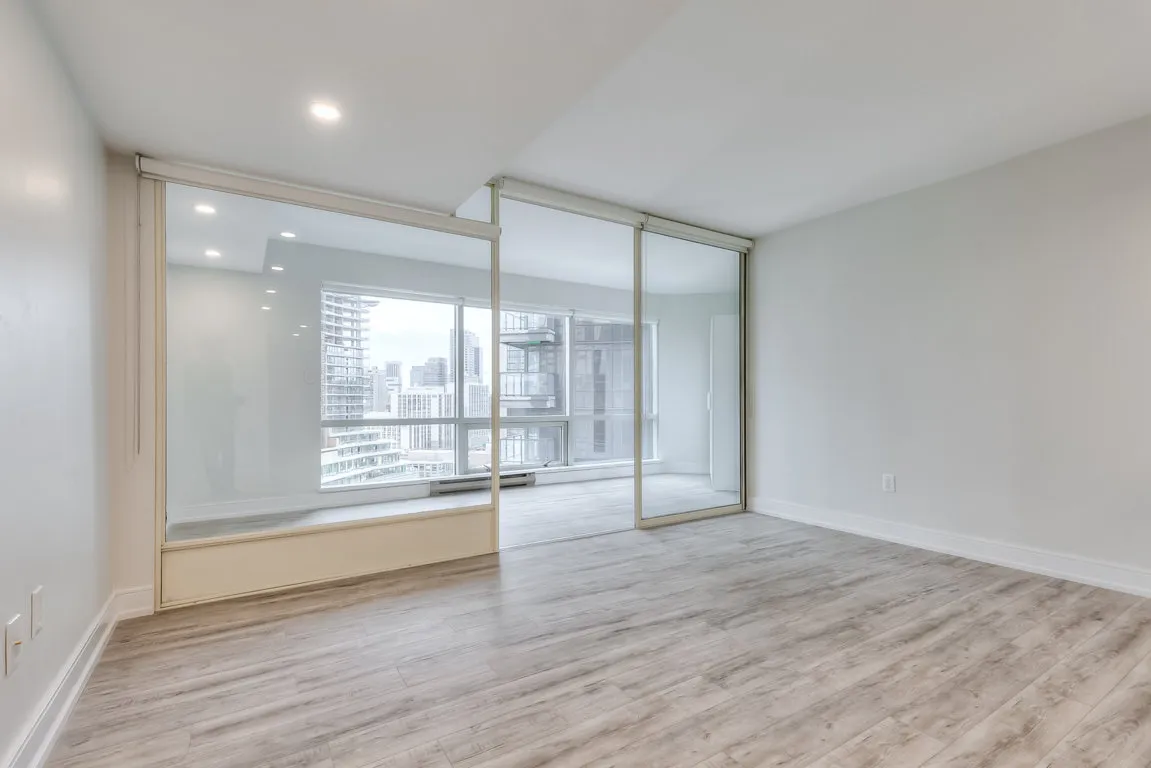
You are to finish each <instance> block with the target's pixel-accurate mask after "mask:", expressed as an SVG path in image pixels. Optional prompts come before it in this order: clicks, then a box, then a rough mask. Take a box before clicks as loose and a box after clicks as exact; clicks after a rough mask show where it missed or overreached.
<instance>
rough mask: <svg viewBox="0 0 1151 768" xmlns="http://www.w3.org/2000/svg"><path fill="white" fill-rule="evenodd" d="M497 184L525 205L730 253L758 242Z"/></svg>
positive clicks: (553, 192)
mask: <svg viewBox="0 0 1151 768" xmlns="http://www.w3.org/2000/svg"><path fill="white" fill-rule="evenodd" d="M493 184H495V185H496V188H497V189H499V191H500V196H501V197H506V198H508V199H509V200H518V201H519V202H521V203H531V204H532V205H540V206H543V207H545V208H553V209H555V210H557V211H566V212H567V213H575V214H579V215H581V216H590V217H591V218H593V219H603V220H604V221H613V222H615V223H617V224H626V225H627V226H629V227H636V228H638V229H643V230H645V231H648V232H656V233H658V234H661V235H668V236H670V237H678V238H680V239H681V240H691V241H693V242H696V243H703V244H704V245H714V246H715V247H717V248H726V249H727V250H729V251H738V252H740V253H747V252H748V251H750V250H751V249H752V247H753V246H754V245H755V241H754V240H749V239H747V238H746V237H737V236H735V235H729V234H727V233H725V232H716V231H715V230H712V229H705V228H703V227H697V226H695V225H693V224H685V223H683V222H680V221H673V220H671V219H664V218H661V217H659V216H652V215H650V214H646V213H643V212H642V211H637V210H633V209H631V208H627V207H626V206H622V205H616V204H615V203H609V202H607V201H606V200H598V199H596V198H594V197H584V196H583V195H577V194H573V193H571V192H564V191H563V190H559V189H553V188H551V187H544V186H541V185H539V184H532V183H531V182H527V181H520V180H519V179H512V178H507V177H504V178H502V179H498V180H495V181H494V182H493Z"/></svg>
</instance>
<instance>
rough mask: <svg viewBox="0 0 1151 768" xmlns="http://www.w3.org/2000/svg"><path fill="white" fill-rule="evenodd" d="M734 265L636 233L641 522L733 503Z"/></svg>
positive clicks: (734, 258)
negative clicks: (644, 455) (645, 333)
mask: <svg viewBox="0 0 1151 768" xmlns="http://www.w3.org/2000/svg"><path fill="white" fill-rule="evenodd" d="M741 258H742V257H741V255H740V254H739V253H736V252H734V251H727V250H723V249H721V248H715V247H712V246H707V245H700V244H698V243H693V242H689V241H686V240H679V239H676V238H672V237H667V236H664V235H657V234H653V233H650V232H645V233H644V239H643V260H642V269H643V272H642V275H643V297H642V298H643V300H642V306H643V319H644V327H645V328H648V327H652V328H654V329H655V330H654V333H653V335H652V337H651V338H650V339H646V338H645V340H644V346H643V362H644V378H645V381H654V382H655V387H654V388H648V387H647V386H645V387H644V397H643V400H644V423H643V432H644V442H645V451H646V450H647V447H646V444H647V442H648V441H649V440H651V441H655V440H656V438H657V437H658V446H659V448H658V451H659V461H658V462H655V463H653V464H650V465H645V466H644V468H643V478H642V484H643V487H642V498H643V510H642V515H643V517H644V518H652V517H659V516H663V515H674V514H679V513H683V512H694V511H697V510H703V509H711V508H715V507H726V506H730V505H738V504H739V503H740V477H741V472H740V386H739V377H740V321H739V313H740V307H739V272H740V269H739V264H740V259H741ZM657 415H658V419H657Z"/></svg>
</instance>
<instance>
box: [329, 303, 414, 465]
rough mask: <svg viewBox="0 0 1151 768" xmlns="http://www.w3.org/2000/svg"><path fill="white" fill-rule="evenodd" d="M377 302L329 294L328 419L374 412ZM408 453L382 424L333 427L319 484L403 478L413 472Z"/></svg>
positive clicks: (360, 417) (358, 417) (359, 415)
mask: <svg viewBox="0 0 1151 768" xmlns="http://www.w3.org/2000/svg"><path fill="white" fill-rule="evenodd" d="M377 303H378V301H377V300H376V299H372V298H369V297H366V296H355V295H351V294H345V293H332V292H324V295H323V320H322V323H321V327H320V338H321V341H322V344H323V362H324V367H323V371H324V374H323V376H322V377H321V380H320V402H321V418H323V419H328V420H342V419H363V418H364V417H365V416H367V414H368V413H369V412H370V411H373V410H375V405H376V403H375V402H374V399H375V398H374V395H373V393H374V391H376V390H375V388H374V386H373V385H374V383H375V382H374V381H373V377H372V375H371V374H370V373H369V369H368V367H367V366H368V331H369V329H370V321H369V313H370V312H371V308H372V307H374V306H376V304H377ZM403 454H404V452H403V450H402V449H401V448H400V445H399V443H398V441H396V440H395V439H390V436H387V435H385V433H384V430H383V429H382V428H380V427H328V428H326V429H324V437H323V445H322V447H321V450H320V483H321V485H323V486H324V487H334V486H341V485H361V484H364V483H371V482H380V481H382V480H387V479H396V478H399V477H403V476H404V475H406V474H408V473H409V471H410V470H409V467H408V464H407V462H406V461H404V458H403Z"/></svg>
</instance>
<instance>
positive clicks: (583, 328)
mask: <svg viewBox="0 0 1151 768" xmlns="http://www.w3.org/2000/svg"><path fill="white" fill-rule="evenodd" d="M572 325H573V337H574V341H573V343H572V430H573V433H574V436H573V437H574V439H573V441H572V463H575V464H589V463H599V462H605V461H625V460H628V459H631V458H632V457H633V456H634V443H635V433H634V426H633V422H632V414H633V413H634V412H635V401H634V397H635V395H634V391H635V375H634V370H635V341H634V338H635V332H634V330H633V327H632V324H631V323H630V322H627V321H621V320H612V319H604V318H596V317H588V316H582V315H579V314H577V315H575V316H573V318H572ZM654 329H655V326H654V324H650V323H649V324H645V325H644V326H643V340H644V345H645V350H646V349H647V348H650V345H651V343H652V342H651V339H652V338H653V336H654V333H655V330H654ZM649 360H650V357H649V355H648V354H647V353H646V351H645V354H644V366H645V372H646V371H647V370H649V368H648V366H649ZM653 392H654V382H653V380H652V377H651V376H650V375H647V376H645V377H644V393H643V402H644V405H645V411H644V413H645V422H652V423H653V424H654V420H655V414H654V412H653V409H652V407H651V406H652V405H654V402H655V397H654V395H653ZM654 448H655V446H654V441H647V440H645V441H644V451H643V458H645V459H651V458H655V450H654Z"/></svg>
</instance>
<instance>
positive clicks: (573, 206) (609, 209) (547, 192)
mask: <svg viewBox="0 0 1151 768" xmlns="http://www.w3.org/2000/svg"><path fill="white" fill-rule="evenodd" d="M496 188H497V189H499V191H500V197H506V198H508V199H509V200H518V201H519V202H521V203H531V204H532V205H542V206H543V207H545V208H554V209H555V210H557V211H567V212H568V213H577V214H579V215H581V216H590V217H592V218H593V219H603V220H604V221H614V222H615V223H617V224H626V225H628V226H629V227H638V226H641V225H642V224H643V220H644V215H643V214H642V213H640V212H639V211H633V210H632V209H630V208H625V207H624V206H622V205H616V204H615V203H609V202H606V201H604V200H596V199H594V198H591V197H584V196H582V195H573V194H572V193H571V192H563V191H561V190H558V189H552V188H551V187H542V186H540V185H538V184H531V183H529V182H526V181H520V180H518V179H508V178H504V179H499V180H498V181H497V182H496Z"/></svg>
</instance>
